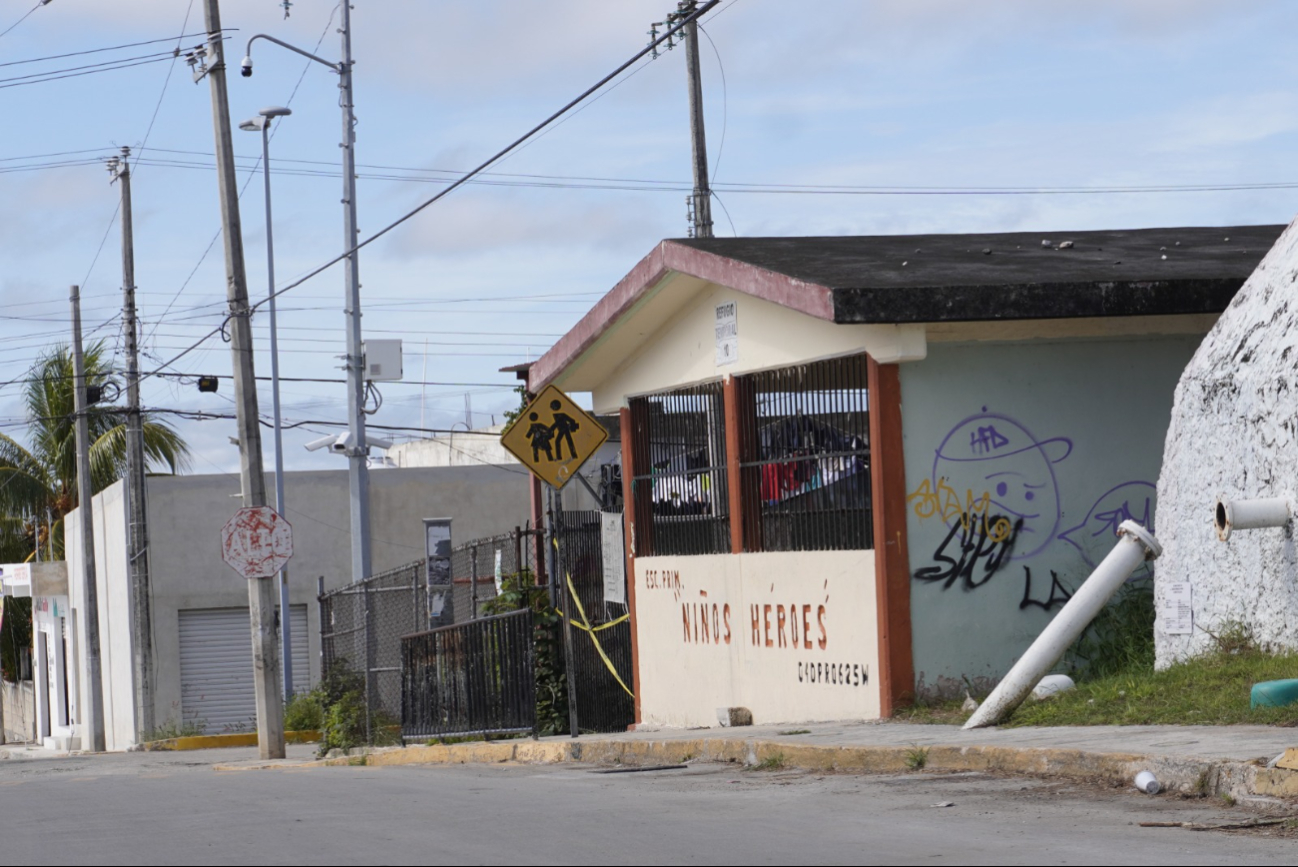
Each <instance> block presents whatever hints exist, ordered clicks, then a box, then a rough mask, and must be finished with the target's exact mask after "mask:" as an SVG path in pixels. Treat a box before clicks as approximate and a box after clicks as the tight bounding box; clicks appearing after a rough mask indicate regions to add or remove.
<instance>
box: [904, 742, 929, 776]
mask: <svg viewBox="0 0 1298 867" xmlns="http://www.w3.org/2000/svg"><path fill="white" fill-rule="evenodd" d="M927 765H928V747H911V748H910V749H908V750H906V767H908V768H910V769H911V770H912V771H922V770H924V768H925V767H926V766H927Z"/></svg>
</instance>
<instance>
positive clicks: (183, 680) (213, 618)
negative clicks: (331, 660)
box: [180, 605, 311, 733]
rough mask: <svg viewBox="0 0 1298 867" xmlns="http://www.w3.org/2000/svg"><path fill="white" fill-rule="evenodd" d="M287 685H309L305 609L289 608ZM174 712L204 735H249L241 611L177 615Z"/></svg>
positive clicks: (253, 716) (246, 631) (251, 721)
mask: <svg viewBox="0 0 1298 867" xmlns="http://www.w3.org/2000/svg"><path fill="white" fill-rule="evenodd" d="M289 613H290V616H291V617H292V618H293V619H292V621H291V626H292V634H293V683H294V684H298V685H300V686H299V689H301V690H305V689H307V688H309V685H310V681H311V670H310V662H311V656H310V650H309V649H308V632H307V613H306V606H305V605H292V606H289ZM180 712H181V718H182V720H183V721H184V722H186V723H190V724H197V725H201V726H203V729H204V731H205V732H208V733H221V732H236V731H255V730H256V728H257V693H256V687H255V683H254V678H253V670H252V625H251V623H250V622H249V620H248V609H247V608H191V609H188V610H183V611H181V612H180Z"/></svg>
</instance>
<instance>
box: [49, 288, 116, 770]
mask: <svg viewBox="0 0 1298 867" xmlns="http://www.w3.org/2000/svg"><path fill="white" fill-rule="evenodd" d="M71 300H72V373H73V376H74V380H73V383H74V388H73V399H72V400H73V404H72V405H73V407H74V409H75V412H76V416H77V422H76V440H77V507H78V508H79V509H80V511H81V522H80V523H81V528H80V529H81V534H80V535H81V539H80V541H81V582H82V588H83V590H82V592H83V593H84V595H85V606H86V607H85V611H83V612H82V617H83V618H84V625H85V630H86V677H87V679H88V680H89V681H90V683H89V684H88V686H89V689H87V690H86V704H87V705H88V706H87V707H86V708H85V709H84V717H83V718H84V719H85V720H86V724H87V725H88V726H89V728H90V731H89V737H87V738H86V740H87V741H89V743H88V744H86V743H83V744H82V746H83V748H84V747H88V748H89V749H90V750H92V751H93V752H96V753H102V752H103V751H104V749H105V741H104V682H103V678H102V676H101V672H102V666H101V665H100V661H99V660H100V657H99V587H98V585H97V584H96V583H95V517H94V513H95V508H94V503H93V502H92V500H93V497H94V491H93V488H92V486H91V484H90V419H89V418H87V416H86V361H85V355H84V354H83V351H82V348H81V288H80V287H79V286H73V287H72V295H71ZM42 676H43V675H42Z"/></svg>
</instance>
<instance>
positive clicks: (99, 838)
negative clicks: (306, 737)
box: [0, 751, 1298, 865]
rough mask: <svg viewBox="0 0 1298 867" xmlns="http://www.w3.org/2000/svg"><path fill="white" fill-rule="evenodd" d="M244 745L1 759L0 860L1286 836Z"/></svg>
mask: <svg viewBox="0 0 1298 867" xmlns="http://www.w3.org/2000/svg"><path fill="white" fill-rule="evenodd" d="M247 755H248V753H246V752H244V751H220V752H217V751H212V752H205V753H143V754H142V753H132V754H124V755H108V756H92V757H74V758H68V759H34V760H10V761H5V762H0V828H3V840H4V861H5V862H6V863H9V864H24V863H62V864H89V863H95V864H103V863H118V864H231V863H267V864H289V863H358V864H375V863H402V864H406V863H411V864H413V863H431V864H461V863H469V864H483V863H537V864H550V863H579V864H645V863H653V864H657V863H671V864H678V863H679V864H722V863H725V864H729V863H741V864H781V865H788V864H811V863H866V864H894V863H924V864H941V863H947V862H950V863H970V864H1130V863H1141V864H1185V863H1204V862H1211V863H1219V864H1245V863H1248V864H1292V863H1294V860H1295V855H1294V853H1295V851H1296V847H1298V841H1296V840H1295V839H1294V838H1293V837H1289V838H1287V839H1282V838H1276V837H1268V836H1263V835H1262V834H1261V833H1260V832H1248V833H1243V834H1241V833H1224V832H1212V833H1199V832H1195V831H1190V830H1185V829H1179V828H1141V827H1139V826H1138V824H1137V823H1139V822H1141V821H1194V822H1201V823H1213V822H1219V821H1220V822H1225V821H1232V820H1241V819H1245V818H1248V817H1249V816H1252V815H1255V814H1253V813H1249V812H1246V811H1244V810H1242V809H1239V808H1230V807H1227V806H1225V805H1224V804H1222V803H1220V802H1216V803H1207V802H1200V801H1184V800H1176V799H1172V798H1167V797H1159V798H1148V797H1145V796H1142V795H1138V794H1136V793H1134V792H1132V791H1122V790H1101V789H1092V788H1088V787H1086V786H1077V785H1072V784H1057V783H1048V782H1041V781H1033V780H1026V779H1023V778H1017V777H1015V778H998V777H994V776H989V775H984V774H960V775H932V774H923V773H920V774H907V775H892V776H874V777H865V776H853V775H831V776H817V775H811V774H804V773H800V772H783V771H778V770H776V771H759V770H742V769H740V768H739V767H737V766H733V765H699V766H691V767H689V768H688V769H685V770H665V771H653V772H640V773H599V772H598V770H597V769H593V768H585V767H580V766H571V765H568V766H557V767H555V766H547V767H540V766H523V765H497V766H450V767H447V766H439V767H401V768H364V767H354V768H353V767H347V768H323V767H311V768H304V769H285V770H244V771H215V770H213V769H212V763H214V762H217V761H225V760H228V759H231V758H235V757H236V756H237V757H246V756H247ZM947 802H949V803H951V804H953V806H949V807H943V806H933V805H935V804H942V803H947Z"/></svg>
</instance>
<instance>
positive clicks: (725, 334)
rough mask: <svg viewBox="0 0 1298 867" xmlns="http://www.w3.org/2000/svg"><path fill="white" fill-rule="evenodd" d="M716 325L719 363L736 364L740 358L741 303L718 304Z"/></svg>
mask: <svg viewBox="0 0 1298 867" xmlns="http://www.w3.org/2000/svg"><path fill="white" fill-rule="evenodd" d="M716 325H717V364H734V363H735V362H736V361H737V360H738V359H739V305H738V304H736V303H735V302H734V301H727V302H726V303H725V304H718V305H717V321H716Z"/></svg>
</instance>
